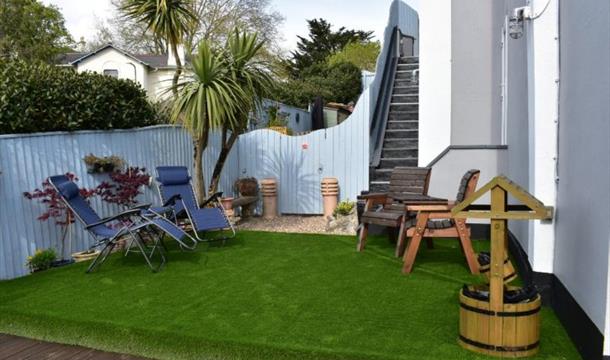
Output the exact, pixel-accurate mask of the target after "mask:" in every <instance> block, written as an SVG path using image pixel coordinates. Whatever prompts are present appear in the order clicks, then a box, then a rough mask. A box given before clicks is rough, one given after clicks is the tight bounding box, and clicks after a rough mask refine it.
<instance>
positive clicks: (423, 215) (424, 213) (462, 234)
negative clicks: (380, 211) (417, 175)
mask: <svg viewBox="0 0 610 360" xmlns="http://www.w3.org/2000/svg"><path fill="white" fill-rule="evenodd" d="M396 199H397V200H399V201H402V202H403V203H404V204H405V213H406V214H408V213H413V212H417V219H416V223H415V224H414V225H415V226H414V229H410V230H408V231H407V232H405V234H406V235H405V237H407V236H409V234H410V235H411V236H410V237H411V241H410V242H409V245H408V247H407V249H406V251H405V252H404V256H403V273H405V274H408V273H410V272H411V270H412V268H413V264H414V263H415V257H416V256H417V252H418V250H419V245H420V243H421V240H422V239H423V238H424V237H425V236H428V237H427V238H426V242H427V244H428V248H433V244H432V239H431V238H430V236H432V235H434V234H433V233H435V232H438V233H439V235H440V236H441V237H445V236H448V235H449V236H456V237H458V238H460V242H461V244H462V246H463V247H465V249H464V255H465V257H466V261H467V262H468V265H469V268H470V270H471V272H473V273H478V265H477V264H475V262H476V259H475V258H474V251H473V250H472V246H471V245H470V236H469V234H468V228H467V227H466V222H465V221H464V220H463V219H460V220H457V221H456V222H457V223H456V226H454V227H452V228H449V229H442V230H430V231H428V220H432V219H451V218H452V215H451V209H452V208H453V206H454V203H453V202H452V201H449V200H447V199H442V198H436V197H432V196H427V195H417V194H403V195H401V196H399V197H396ZM398 240H399V242H398V244H397V252H402V249H403V248H404V243H405V239H398Z"/></svg>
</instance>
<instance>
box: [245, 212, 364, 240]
mask: <svg viewBox="0 0 610 360" xmlns="http://www.w3.org/2000/svg"><path fill="white" fill-rule="evenodd" d="M326 228H327V220H326V219H324V217H323V216H297V215H283V216H280V217H278V218H275V219H272V220H266V219H263V218H262V217H251V218H247V219H244V220H240V221H239V222H238V223H237V229H238V230H239V229H242V230H260V231H273V232H287V233H313V234H341V235H355V232H354V233H351V232H346V231H344V230H341V229H337V230H333V231H327V230H326Z"/></svg>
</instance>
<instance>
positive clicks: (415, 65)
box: [396, 63, 419, 71]
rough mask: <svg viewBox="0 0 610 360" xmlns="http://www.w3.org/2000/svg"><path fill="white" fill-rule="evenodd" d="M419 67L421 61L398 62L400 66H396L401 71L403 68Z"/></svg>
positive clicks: (414, 68)
mask: <svg viewBox="0 0 610 360" xmlns="http://www.w3.org/2000/svg"><path fill="white" fill-rule="evenodd" d="M417 69H419V63H406V64H405V63H402V64H401V63H398V66H396V70H398V71H401V70H417Z"/></svg>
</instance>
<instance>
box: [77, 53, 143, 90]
mask: <svg viewBox="0 0 610 360" xmlns="http://www.w3.org/2000/svg"><path fill="white" fill-rule="evenodd" d="M77 69H78V72H85V71H91V72H96V73H99V74H103V73H104V70H118V73H119V79H129V80H133V81H136V82H137V83H139V84H140V85H141V86H142V88H144V89H148V84H147V71H148V69H147V67H146V66H144V65H142V63H140V62H138V61H136V60H134V59H132V58H130V57H128V56H125V55H124V54H122V53H121V52H119V51H117V50H115V49H112V48H107V49H105V50H102V51H101V52H100V53H98V54H96V55H93V56H91V57H89V58H87V59H85V60H83V61H81V62H79V63H78V67H77Z"/></svg>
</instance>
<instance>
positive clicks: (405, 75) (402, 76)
mask: <svg viewBox="0 0 610 360" xmlns="http://www.w3.org/2000/svg"><path fill="white" fill-rule="evenodd" d="M418 77H419V76H418V75H417V73H415V71H411V70H409V71H397V72H396V77H395V79H396V80H412V81H414V80H416V79H417V78H418Z"/></svg>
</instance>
